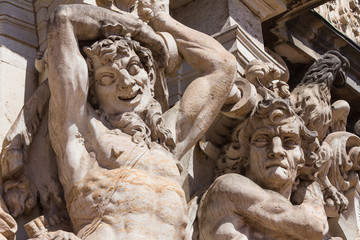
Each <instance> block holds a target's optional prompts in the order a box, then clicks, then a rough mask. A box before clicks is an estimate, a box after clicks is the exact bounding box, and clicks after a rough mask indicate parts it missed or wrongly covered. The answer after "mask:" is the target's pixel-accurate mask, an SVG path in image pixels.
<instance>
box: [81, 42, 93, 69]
mask: <svg viewBox="0 0 360 240" xmlns="http://www.w3.org/2000/svg"><path fill="white" fill-rule="evenodd" d="M82 50H83V51H84V53H85V54H86V58H85V60H86V65H87V67H88V71H89V75H90V74H91V73H92V72H94V71H95V68H94V62H93V60H92V59H91V57H92V56H93V55H94V54H93V52H92V51H91V48H89V47H83V49H82Z"/></svg>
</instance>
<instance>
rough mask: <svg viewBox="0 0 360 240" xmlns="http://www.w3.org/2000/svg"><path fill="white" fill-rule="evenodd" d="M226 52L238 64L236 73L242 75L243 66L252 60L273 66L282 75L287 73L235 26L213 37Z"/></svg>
mask: <svg viewBox="0 0 360 240" xmlns="http://www.w3.org/2000/svg"><path fill="white" fill-rule="evenodd" d="M213 37H214V38H215V39H216V40H218V41H219V42H220V43H221V44H222V45H223V46H225V48H227V50H228V51H230V52H231V53H232V54H234V55H235V56H236V58H237V61H238V63H239V65H238V72H239V73H240V74H241V75H243V74H244V69H245V66H246V65H247V64H248V63H249V62H250V61H252V60H254V59H259V60H261V61H263V62H270V63H273V64H275V65H276V66H277V67H278V68H280V69H281V70H282V71H283V72H284V73H285V72H286V71H287V70H286V69H285V68H284V67H283V66H282V65H281V64H280V63H279V62H277V61H276V60H275V59H274V58H273V57H272V56H270V55H269V54H268V53H267V52H266V51H265V50H264V49H263V47H260V46H259V45H258V44H257V43H256V42H254V40H253V39H252V38H250V37H249V35H248V33H247V32H245V31H244V30H243V29H241V28H240V27H239V26H237V25H235V26H233V27H231V28H228V29H226V30H224V31H222V32H220V33H217V34H215V35H213Z"/></svg>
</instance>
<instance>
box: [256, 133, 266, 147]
mask: <svg viewBox="0 0 360 240" xmlns="http://www.w3.org/2000/svg"><path fill="white" fill-rule="evenodd" d="M269 142H270V138H269V137H268V136H266V135H258V136H256V137H255V138H253V140H252V143H253V144H254V145H255V146H257V147H265V146H266V145H268V144H269Z"/></svg>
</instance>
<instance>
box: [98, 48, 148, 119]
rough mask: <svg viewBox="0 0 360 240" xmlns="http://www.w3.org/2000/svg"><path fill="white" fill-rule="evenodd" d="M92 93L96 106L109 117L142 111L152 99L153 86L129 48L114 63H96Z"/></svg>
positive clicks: (119, 54)
mask: <svg viewBox="0 0 360 240" xmlns="http://www.w3.org/2000/svg"><path fill="white" fill-rule="evenodd" d="M96 65H98V66H95V69H96V70H95V73H94V80H95V83H94V92H95V95H96V97H97V99H98V102H99V107H100V109H102V110H103V111H105V112H106V113H109V114H122V113H124V112H132V111H135V112H139V113H141V112H143V111H144V110H145V109H146V108H147V106H148V104H149V102H150V100H151V99H152V85H151V83H150V78H149V76H148V73H147V72H146V70H145V69H144V67H143V65H142V64H141V62H140V58H139V57H138V55H137V54H136V53H135V52H134V51H133V50H132V49H128V51H126V52H125V53H124V54H121V53H118V55H117V56H116V58H115V59H114V61H112V62H108V63H107V64H105V65H102V64H96Z"/></svg>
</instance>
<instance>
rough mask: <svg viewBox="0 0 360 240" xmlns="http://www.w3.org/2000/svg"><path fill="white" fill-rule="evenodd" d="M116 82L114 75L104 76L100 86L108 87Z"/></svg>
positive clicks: (101, 77)
mask: <svg viewBox="0 0 360 240" xmlns="http://www.w3.org/2000/svg"><path fill="white" fill-rule="evenodd" d="M114 81H115V78H114V75H112V74H103V75H101V76H100V80H99V81H98V83H99V84H101V85H103V86H108V85H110V84H112V83H113V82H114Z"/></svg>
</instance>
